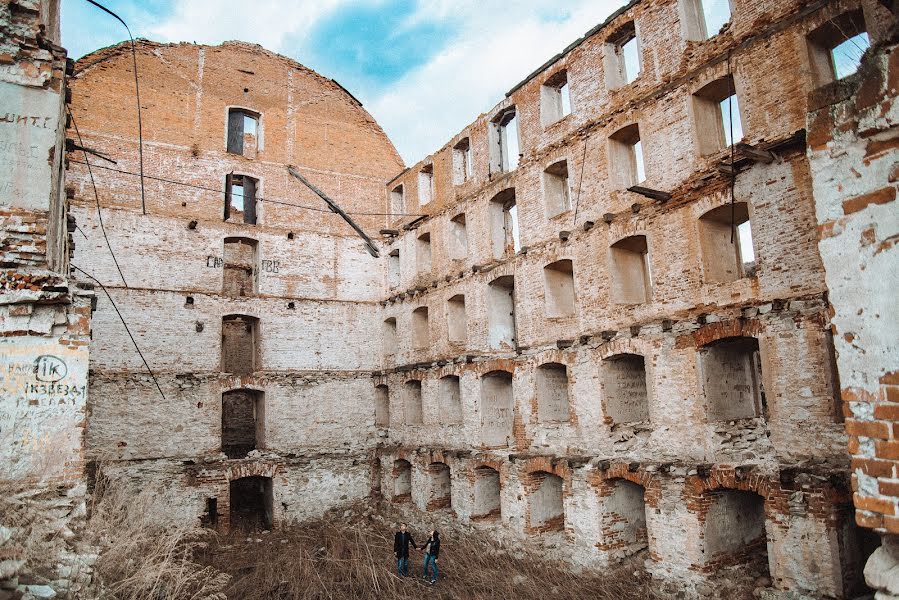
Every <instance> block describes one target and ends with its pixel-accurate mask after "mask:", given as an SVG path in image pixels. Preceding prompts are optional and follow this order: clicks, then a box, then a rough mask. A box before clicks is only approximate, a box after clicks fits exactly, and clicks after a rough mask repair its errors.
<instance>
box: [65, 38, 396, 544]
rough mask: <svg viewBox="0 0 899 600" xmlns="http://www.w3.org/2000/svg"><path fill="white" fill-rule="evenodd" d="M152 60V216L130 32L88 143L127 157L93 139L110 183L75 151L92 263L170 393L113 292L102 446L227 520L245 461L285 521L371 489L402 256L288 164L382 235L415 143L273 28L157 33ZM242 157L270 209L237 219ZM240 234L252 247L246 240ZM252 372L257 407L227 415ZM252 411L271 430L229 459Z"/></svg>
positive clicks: (95, 387) (179, 500)
mask: <svg viewBox="0 0 899 600" xmlns="http://www.w3.org/2000/svg"><path fill="white" fill-rule="evenodd" d="M137 60H138V68H139V73H140V77H141V80H142V81H143V82H152V85H147V84H146V83H145V84H144V85H143V86H142V89H141V101H142V106H143V112H142V118H143V125H144V129H143V133H144V169H145V175H146V177H145V180H144V183H145V193H144V201H145V206H146V214H144V213H143V211H142V207H141V195H140V185H139V182H140V178H139V176H137V175H135V173H137V172H138V171H139V164H138V153H137V150H138V147H137V142H138V140H137V128H136V115H135V114H134V112H133V111H131V110H123V109H120V107H121V106H122V99H123V98H127V99H129V100H130V98H132V97H133V83H134V82H133V78H132V73H131V56H130V52H129V47H128V45H120V46H115V47H112V48H107V49H105V50H101V51H98V52H96V53H94V54H91V55H89V56H87V57H85V58H83V59H82V60H81V61H79V63H78V65H77V69H76V75H75V77H74V79H73V81H72V87H73V105H72V112H73V115H74V120H75V124H77V126H78V130H79V132H80V134H81V137H82V138H83V140H84V143H85V145H87V146H90V147H92V148H94V149H96V150H99V151H100V152H103V153H106V154H108V155H109V156H112V157H114V158H115V159H116V160H117V161H118V162H117V164H116V165H115V166H114V168H115V169H117V170H110V169H106V168H104V167H109V166H110V165H108V164H105V163H102V162H98V161H97V160H96V159H95V158H94V157H92V156H89V157H88V160H89V161H90V163H91V168H92V171H93V181H94V183H95V184H96V195H95V191H94V187H93V185H92V182H91V179H90V177H89V174H88V172H87V169H86V165H85V164H84V162H85V156H84V155H83V154H82V153H78V152H74V153H70V154H69V156H68V158H69V160H70V163H71V167H72V170H71V184H72V187H73V188H74V199H73V206H74V212H75V213H76V214H77V216H78V219H79V224H80V226H81V230H82V231H83V233H84V236H83V238H80V239H79V244H78V247H77V251H76V254H75V257H74V262H75V264H77V265H78V266H79V267H80V268H82V269H84V270H85V271H87V272H89V273H91V274H92V275H93V276H94V277H96V278H97V279H99V280H100V281H102V282H103V283H104V284H105V286H106V288H107V289H108V290H109V293H110V295H111V296H112V298H113V300H114V301H115V304H116V306H117V307H118V310H119V311H120V312H121V314H122V317H123V318H124V319H125V321H126V322H127V323H128V324H129V327H130V328H131V332H132V333H133V334H134V336H135V340H136V342H137V345H138V346H139V347H140V349H141V352H142V353H143V355H144V357H145V358H146V359H147V362H148V363H149V365H150V367H151V369H152V370H153V373H154V374H155V377H156V380H157V381H158V383H159V385H160V388H161V389H162V392H163V394H164V395H165V398H164V399H163V398H162V396H161V394H160V393H159V391H158V390H157V389H156V385H155V383H154V381H153V379H152V378H151V376H150V374H149V373H148V372H147V370H146V368H145V367H144V365H143V361H142V360H141V357H140V355H139V354H138V352H137V351H136V350H135V348H134V345H133V344H132V342H131V339H130V338H129V336H128V334H127V332H126V331H125V330H124V328H123V326H122V323H121V322H120V320H119V317H118V315H117V314H116V311H115V310H114V309H113V307H112V304H111V302H110V301H109V300H108V299H106V298H102V299H100V300H99V302H98V306H97V313H96V319H95V321H94V336H93V339H92V346H91V350H92V355H91V363H90V366H91V372H92V377H91V383H90V388H91V395H92V398H94V401H92V402H91V405H90V419H89V423H88V429H87V433H86V437H85V442H86V443H85V447H86V450H85V452H86V454H87V455H88V457H89V458H90V459H92V460H97V461H103V462H102V464H103V465H104V469H106V472H107V473H108V474H111V475H113V476H114V477H115V478H117V479H119V480H121V481H127V482H132V483H135V484H136V485H138V486H144V487H146V486H150V487H157V488H159V490H160V493H164V494H165V495H166V498H167V499H168V500H167V501H168V503H169V504H170V505H171V507H172V517H173V518H176V519H178V520H182V521H184V522H191V521H193V522H196V521H197V519H204V520H205V522H207V523H208V522H209V521H210V519H212V516H211V515H210V514H209V504H208V502H209V499H215V500H216V506H217V511H218V516H217V517H216V519H215V525H216V526H218V527H221V528H223V529H227V528H228V527H229V526H230V522H229V520H230V515H229V505H230V504H231V502H230V500H231V498H230V482H231V481H233V480H237V479H240V478H244V477H265V478H269V480H270V482H271V496H272V498H271V507H270V508H271V513H272V516H273V520H274V524H276V525H277V524H278V523H282V522H284V521H287V520H300V519H304V518H309V517H314V516H318V515H320V514H322V513H323V512H324V511H325V510H327V508H329V507H331V506H334V505H338V504H341V503H344V502H347V501H352V500H356V499H359V498H363V497H366V496H368V495H369V494H370V490H371V482H370V477H371V467H370V461H371V453H372V451H373V448H374V446H375V444H376V441H377V435H376V432H377V429H376V428H375V425H374V412H375V406H374V398H373V397H372V394H371V388H370V385H371V376H370V374H371V371H372V370H374V369H376V368H378V366H379V364H380V358H379V351H378V331H379V329H378V327H379V322H378V319H377V314H378V313H379V312H380V308H379V306H378V304H377V302H378V301H380V300H381V299H382V298H383V288H382V283H381V281H382V278H383V274H382V268H383V267H382V265H381V264H380V263H379V262H378V261H377V260H376V259H374V258H373V257H372V256H370V255H369V253H368V252H367V251H366V250H365V249H364V247H363V245H362V242H361V240H360V238H359V237H358V236H357V235H356V234H355V233H354V232H353V231H352V229H350V227H349V226H348V225H347V224H346V223H345V222H344V221H342V220H341V219H340V218H339V217H337V216H336V215H335V214H333V213H331V212H330V210H328V209H327V206H326V205H325V204H324V203H323V202H322V201H321V199H320V198H318V197H317V196H315V195H314V194H313V193H312V192H310V191H309V190H308V189H306V188H305V187H303V186H302V185H301V184H300V182H299V181H297V180H296V179H294V178H293V177H292V176H290V175H289V173H288V171H287V167H288V165H291V166H294V167H296V168H297V169H298V170H299V171H300V172H301V173H302V174H303V175H304V176H305V177H306V178H308V179H309V180H310V181H312V182H313V183H314V184H315V185H317V186H319V187H320V188H321V189H323V190H324V191H325V192H326V193H327V194H329V195H330V196H331V197H332V198H333V199H334V200H335V201H336V202H337V203H338V204H340V205H341V206H342V207H343V208H344V209H346V210H347V211H349V212H351V213H353V218H354V219H355V220H356V221H357V222H358V223H359V224H360V225H361V226H362V227H363V228H364V229H366V230H367V231H368V232H369V233H372V234H374V233H375V232H376V231H377V229H378V228H381V227H383V225H384V223H385V222H386V220H385V216H384V215H383V213H384V212H385V206H384V204H385V202H384V198H383V195H382V193H381V191H382V189H383V183H384V181H386V180H387V179H388V178H390V177H392V176H393V175H394V174H395V173H396V172H397V171H399V170H401V169H402V166H403V165H402V162H401V161H400V158H399V156H398V155H397V153H396V151H395V150H394V148H393V146H392V144H391V143H390V141H389V140H388V139H387V138H386V136H385V135H384V134H383V132H382V131H381V130H380V128H379V127H378V126H377V124H376V123H375V122H374V121H373V120H372V118H371V117H370V116H369V115H368V113H367V112H366V111H365V110H364V109H362V108H361V106H360V105H359V103H358V102H357V101H356V100H355V99H354V98H352V97H351V96H350V95H349V94H348V93H347V92H346V91H344V90H343V89H342V88H340V87H339V85H337V84H336V83H335V82H333V81H331V80H328V79H326V78H324V77H322V76H320V75H318V74H316V73H314V72H312V71H311V70H309V69H306V68H305V67H303V66H301V65H299V64H297V63H295V62H293V61H291V60H289V59H287V58H285V57H282V56H278V55H275V54H273V53H270V52H267V51H265V50H263V49H262V48H260V47H258V46H254V45H251V44H245V43H240V42H228V43H225V44H223V45H221V46H215V47H211V46H196V45H192V44H174V45H162V44H156V43H152V42H140V43H139V44H138V59H137ZM234 107H237V108H240V109H245V110H249V111H252V112H253V113H254V114H256V115H257V117H258V128H257V136H256V139H255V140H254V139H252V136H244V137H245V139H246V140H248V143H250V144H251V146H252V148H254V149H255V155H254V153H253V152H245V153H244V155H239V154H233V153H228V152H227V145H226V142H227V133H226V130H227V126H228V121H229V119H228V110H229V109H230V108H234ZM231 173H237V174H241V175H247V176H251V177H254V178H256V179H258V183H257V189H256V196H257V201H258V202H257V210H256V215H257V220H256V223H255V224H248V223H243V222H232V220H229V221H226V220H225V213H224V209H225V193H224V192H225V184H226V175H228V174H231ZM160 178H161V179H164V180H165V181H163V180H161V179H160ZM181 184H189V185H181ZM190 186H196V187H190ZM97 203H99V205H100V208H99V209H98V208H97ZM98 211H100V212H102V226H101V223H100V219H99V216H98ZM359 212H364V213H382V214H381V215H377V214H374V215H359V214H355V213H359ZM103 228H105V235H104V229H103ZM235 239H239V240H241V242H242V243H243V244H245V249H246V251H245V252H241V253H239V260H237V259H236V256H237V255H234V254H233V253H232V252H231V249H232V248H231V247H230V246H229V249H228V251H227V252H226V244H230V243H231V242H232V241H234V240H235ZM110 248H111V251H110ZM113 256H114V257H115V258H116V259H117V261H118V268H117V266H116V263H115V261H114V260H113ZM119 268H121V273H120V272H119ZM226 270H228V271H229V272H228V273H227V274H226ZM231 271H234V272H231ZM237 271H240V272H237ZM241 273H243V274H241ZM238 276H239V277H243V278H244V284H243V285H235V284H234V283H233V282H234V280H232V279H229V278H230V277H238ZM233 315H237V316H239V320H232V319H231V316H233ZM225 318H228V319H229V320H227V321H223V319H225ZM223 323H226V324H225V325H223ZM234 390H248V392H247V394H246V395H247V397H252V398H253V403H252V406H247V407H244V408H245V410H243V411H230V412H229V413H228V414H227V415H226V416H225V418H224V419H223V412H222V395H223V394H224V393H226V392H231V391H234ZM229 416H235V419H236V420H235V422H230V421H228V420H227V418H228V417H229ZM240 427H243V428H244V429H246V430H247V431H253V430H254V428H255V446H256V449H255V450H252V451H250V452H249V455H248V456H247V457H245V458H238V457H237V455H239V454H240V452H232V454H235V457H232V458H227V457H226V456H225V454H223V453H222V452H221V451H222V446H223V430H224V431H227V430H229V428H240ZM225 441H226V442H227V440H225ZM226 445H227V444H226ZM245 450H246V449H245Z"/></svg>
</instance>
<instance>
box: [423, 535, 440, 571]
mask: <svg viewBox="0 0 899 600" xmlns="http://www.w3.org/2000/svg"><path fill="white" fill-rule="evenodd" d="M424 551H425V579H427V578H428V571H429V569H428V566H429V565H433V566H434V578H433V579H431V581H430V583H437V557H438V556H440V534H439V533H437V530H436V529H435V530H434V531H432V532H431V537H429V538H428V541H427V542H425V545H424Z"/></svg>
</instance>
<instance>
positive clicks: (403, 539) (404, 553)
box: [393, 523, 418, 577]
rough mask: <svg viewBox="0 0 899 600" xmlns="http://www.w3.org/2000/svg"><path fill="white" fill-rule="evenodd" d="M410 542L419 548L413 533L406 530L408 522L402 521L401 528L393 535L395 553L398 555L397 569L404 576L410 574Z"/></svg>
mask: <svg viewBox="0 0 899 600" xmlns="http://www.w3.org/2000/svg"><path fill="white" fill-rule="evenodd" d="M409 544H412V547H413V548H415V549H416V550H418V546H417V545H416V544H415V540H413V539H412V534H411V533H409V532H408V531H406V524H405V523H400V530H399V531H397V532H396V533H395V534H394V536H393V553H394V554H395V555H396V570H397V572H399V574H400V576H402V577H407V576H408V575H409Z"/></svg>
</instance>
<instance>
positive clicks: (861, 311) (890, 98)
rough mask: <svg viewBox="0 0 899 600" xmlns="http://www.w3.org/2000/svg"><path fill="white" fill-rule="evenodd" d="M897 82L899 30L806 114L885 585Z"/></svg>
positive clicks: (871, 578) (835, 324)
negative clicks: (880, 540) (898, 37)
mask: <svg viewBox="0 0 899 600" xmlns="http://www.w3.org/2000/svg"><path fill="white" fill-rule="evenodd" d="M897 81H899V52H897V46H896V35H895V28H894V30H893V34H892V36H891V37H890V38H888V39H886V40H884V41H883V43H881V44H880V45H878V46H875V47H874V48H872V49H871V50H869V51H868V52H867V54H866V56H865V59H864V61H863V62H862V65H861V68H860V69H859V71H858V72H857V73H856V74H855V75H854V76H853V77H851V78H850V79H847V80H842V81H836V82H833V83H831V84H829V85H826V86H823V87H821V88H820V89H818V90H816V91H815V92H814V93H813V94H812V95H811V96H810V106H809V115H808V136H809V145H808V157H809V162H810V164H811V167H812V176H813V186H814V193H815V204H816V208H817V217H818V231H819V236H820V242H819V244H818V248H819V251H820V253H821V257H822V259H823V261H824V266H825V269H826V271H827V278H826V279H827V284H828V289H829V298H830V301H831V302H832V305H833V308H832V311H833V315H832V317H831V323H832V325H831V327H832V330H833V336H834V342H835V346H836V354H837V364H838V365H839V384H840V387H841V394H842V400H843V410H844V413H845V415H846V432H847V433H848V435H849V446H848V447H849V453H850V454H851V455H852V488H853V490H854V491H855V495H854V501H855V508H856V516H855V519H856V521H857V522H858V524H859V525H861V526H863V527H870V528H873V529H875V530H876V531H878V532H881V533H883V534H885V539H884V542H885V543H884V548H883V549H882V550H881V551H878V554H877V555H875V557H872V560H871V562H870V563H869V565H870V567H869V569H868V571H870V572H866V575H867V576H868V582H869V583H870V584H871V585H872V587H874V588H875V589H878V590H880V591H881V592H884V591H886V589H887V585H886V581H885V580H884V579H883V574H884V573H886V572H887V571H888V570H889V569H890V568H892V567H893V566H895V565H896V564H897V562H899V551H897V550H896V542H895V539H896V538H895V537H894V536H895V535H896V534H899V504H897V503H899V485H897V479H896V478H897V476H899V472H897V465H899V462H897V461H899V453H897V448H899V441H897V429H896V422H897V420H899V408H897V405H896V404H895V402H897V401H899V360H897V356H899V348H897V342H896V340H897V339H899V323H897V319H896V315H895V312H896V311H895V302H894V297H895V284H896V282H897V281H899V267H897V254H896V248H895V245H896V239H897V235H899V222H897V210H896V206H897V205H896V190H897V181H899V159H897V156H899V153H897V147H899V143H897V136H899V112H897V111H899V103H897V101H896V95H897V92H896V90H897ZM850 175H851V176H850ZM891 593H895V590H891Z"/></svg>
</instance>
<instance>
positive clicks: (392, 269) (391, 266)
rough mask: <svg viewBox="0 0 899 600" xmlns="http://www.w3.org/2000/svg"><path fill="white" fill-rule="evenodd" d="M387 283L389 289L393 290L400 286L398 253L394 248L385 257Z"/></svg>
mask: <svg viewBox="0 0 899 600" xmlns="http://www.w3.org/2000/svg"><path fill="white" fill-rule="evenodd" d="M387 281H388V283H389V284H390V287H392V288H395V287H398V286H399V284H400V251H399V249H398V248H394V249H393V250H391V251H390V254H389V255H388V256H387Z"/></svg>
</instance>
